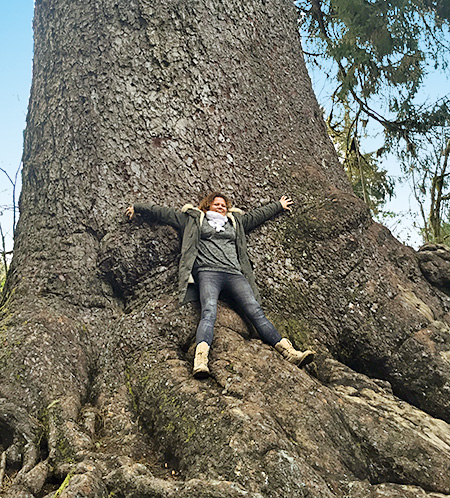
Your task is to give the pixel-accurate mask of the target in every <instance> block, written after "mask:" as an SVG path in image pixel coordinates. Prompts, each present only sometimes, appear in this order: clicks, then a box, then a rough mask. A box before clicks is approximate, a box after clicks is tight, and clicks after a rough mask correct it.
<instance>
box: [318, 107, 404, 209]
mask: <svg viewBox="0 0 450 498" xmlns="http://www.w3.org/2000/svg"><path fill="white" fill-rule="evenodd" d="M350 114H351V113H350V110H349V109H348V107H346V108H345V111H344V115H343V116H342V118H341V119H340V120H339V121H336V123H335V124H334V125H333V127H331V125H330V123H328V133H329V135H330V137H331V139H332V140H333V142H334V144H335V146H336V149H337V152H338V155H339V157H340V160H341V163H342V165H343V167H344V169H345V172H346V173H347V176H348V179H349V180H350V183H351V185H352V187H353V192H354V193H355V194H356V195H357V196H358V197H359V198H361V199H362V200H363V201H364V202H365V203H366V204H367V205H368V206H369V209H370V211H371V213H372V215H374V216H377V215H378V214H380V210H381V208H382V206H383V205H384V204H385V202H386V201H387V200H388V199H390V198H391V197H392V195H393V193H394V182H393V180H392V179H391V178H390V177H389V176H388V174H387V171H386V170H384V169H382V168H381V167H380V165H379V152H378V151H374V152H370V153H364V152H361V150H360V136H359V133H358V128H356V127H355V122H354V120H352V119H351V117H350ZM360 135H362V136H363V138H364V136H365V135H364V131H363V132H361V134H360Z"/></svg>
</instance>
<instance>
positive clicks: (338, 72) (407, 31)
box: [296, 0, 450, 138]
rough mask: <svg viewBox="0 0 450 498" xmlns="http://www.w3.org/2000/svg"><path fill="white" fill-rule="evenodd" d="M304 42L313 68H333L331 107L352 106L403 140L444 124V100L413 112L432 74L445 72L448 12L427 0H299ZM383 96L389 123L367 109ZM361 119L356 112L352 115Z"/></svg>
mask: <svg viewBox="0 0 450 498" xmlns="http://www.w3.org/2000/svg"><path fill="white" fill-rule="evenodd" d="M296 5H297V7H298V8H299V10H300V12H301V13H302V31H303V32H304V34H305V36H304V37H303V43H304V48H305V52H306V53H310V54H311V52H313V53H314V61H315V62H316V63H318V64H320V61H330V60H331V61H334V63H335V74H334V76H333V78H334V79H335V80H336V83H337V88H336V92H335V95H334V98H335V101H336V102H341V103H347V104H348V103H350V102H356V103H357V104H358V107H359V109H360V110H362V111H363V112H364V113H365V114H366V115H367V116H369V117H371V118H373V119H376V120H377V121H379V122H380V123H381V124H382V125H383V126H384V127H385V130H386V132H387V133H388V134H390V135H392V136H395V137H397V138H398V137H401V138H408V134H409V133H410V132H411V131H419V132H422V133H423V132H424V131H425V130H428V129H430V128H432V127H433V126H436V124H437V123H440V124H442V119H444V120H446V119H448V117H449V107H448V101H447V100H446V101H445V102H441V103H436V104H435V105H432V106H431V108H427V109H424V108H421V107H416V106H415V104H414V98H415V97H416V95H417V92H418V90H419V89H420V87H421V84H422V83H423V79H424V77H425V76H426V74H427V71H428V70H429V69H430V68H434V69H435V70H437V69H441V70H443V71H445V70H446V69H447V66H448V62H449V61H448V54H449V45H448V39H447V38H446V37H447V36H448V32H449V25H450V15H449V11H450V8H449V7H448V2H447V1H445V4H444V0H441V1H431V0H383V1H380V0H323V1H321V0H298V1H297V2H296ZM374 96H382V97H383V100H384V101H385V102H386V110H387V111H388V112H389V113H390V114H391V115H392V117H391V118H389V119H388V118H386V117H383V116H381V115H380V114H379V113H378V112H376V111H374V110H373V109H372V108H371V106H370V98H372V97H374ZM356 112H358V111H356Z"/></svg>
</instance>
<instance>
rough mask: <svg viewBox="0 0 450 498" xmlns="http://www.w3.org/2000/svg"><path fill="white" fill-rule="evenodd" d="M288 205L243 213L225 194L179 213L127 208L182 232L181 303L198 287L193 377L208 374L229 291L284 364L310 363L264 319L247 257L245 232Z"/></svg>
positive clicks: (131, 213)
mask: <svg viewBox="0 0 450 498" xmlns="http://www.w3.org/2000/svg"><path fill="white" fill-rule="evenodd" d="M292 204H293V201H292V200H291V199H289V198H288V197H286V196H283V197H281V199H280V200H279V201H277V202H272V203H270V204H267V205H266V206H262V207H259V208H256V209H254V210H252V211H250V212H249V213H245V214H244V213H243V212H242V211H241V210H240V209H236V208H232V207H231V202H230V201H229V199H228V197H227V196H225V195H224V194H222V193H220V192H213V193H211V194H209V195H208V196H207V197H205V198H204V199H203V200H202V201H201V202H200V205H199V207H198V208H196V207H194V206H193V205H192V204H187V205H186V206H184V207H183V209H182V210H181V211H178V210H176V209H174V208H167V207H163V206H155V205H150V204H134V206H129V207H128V208H127V210H126V215H127V216H128V217H129V219H130V220H131V219H132V218H133V217H134V216H135V214H139V215H140V216H142V217H143V218H145V219H147V220H148V221H157V222H160V223H165V224H168V225H171V226H173V227H174V228H176V229H177V230H180V232H181V234H182V244H181V258H180V265H179V280H178V289H179V298H180V301H181V303H186V302H188V301H192V300H195V299H196V293H195V290H196V289H195V286H196V287H197V288H198V294H199V297H200V303H201V319H200V323H199V324H198V328H197V334H196V344H197V345H196V349H195V358H194V369H193V375H194V377H196V378H204V377H207V376H208V375H209V368H208V353H209V349H210V347H211V344H212V340H213V331H214V323H215V320H216V313H217V301H218V298H219V294H220V292H221V291H227V292H228V293H229V295H230V296H231V297H232V298H233V299H234V300H235V301H236V302H237V304H238V305H239V306H240V308H241V309H242V311H243V313H244V314H245V315H246V316H247V318H248V319H249V320H250V322H251V323H252V324H253V325H254V327H255V328H256V330H257V332H258V333H259V335H260V337H261V339H262V340H263V341H264V342H266V343H268V344H270V345H271V346H273V347H275V349H276V350H277V351H279V352H280V353H281V354H282V355H283V356H284V357H285V358H286V359H287V360H288V361H290V362H291V363H294V364H296V365H298V366H299V367H302V366H304V365H306V364H307V363H310V362H311V361H312V360H313V358H314V353H313V352H312V351H310V350H307V351H304V352H301V351H296V350H295V349H294V348H293V346H292V344H291V343H290V341H289V340H287V339H283V338H282V337H281V336H280V334H279V333H278V331H277V330H276V329H275V327H274V326H273V325H272V323H271V322H270V321H269V320H268V319H267V318H266V317H265V315H264V312H263V310H262V308H261V305H260V296H259V292H258V289H257V287H256V284H255V278H254V275H253V271H252V267H251V264H250V260H249V258H248V254H247V245H246V238H245V234H246V233H248V232H250V231H251V230H253V229H254V228H256V227H257V226H259V225H261V224H262V223H264V222H265V221H267V220H268V219H270V218H272V217H273V216H275V215H276V214H278V213H280V212H282V211H285V210H287V211H290V210H291V207H290V206H291V205H292ZM191 284H194V285H191Z"/></svg>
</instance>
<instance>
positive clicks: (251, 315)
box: [225, 273, 281, 346]
mask: <svg viewBox="0 0 450 498" xmlns="http://www.w3.org/2000/svg"><path fill="white" fill-rule="evenodd" d="M226 276H227V281H226V285H225V288H226V289H227V290H228V292H229V293H230V294H231V297H232V298H233V299H234V300H235V301H236V303H237V304H238V305H239V306H240V308H241V309H242V311H243V312H244V314H245V315H246V316H247V317H248V319H249V320H250V322H251V323H252V324H253V326H254V327H255V328H256V330H257V332H258V334H259V335H260V337H261V339H262V340H263V341H264V342H267V343H268V344H270V345H271V346H275V344H277V343H279V342H280V341H281V336H280V334H279V333H278V331H277V329H276V328H275V327H274V326H273V324H272V323H271V322H270V321H269V320H268V319H267V318H266V316H265V315H264V312H263V310H262V308H261V305H260V304H259V303H258V301H257V300H256V298H255V295H254V294H253V290H252V288H251V286H250V284H249V283H248V280H247V279H246V278H245V277H244V276H243V275H232V274H230V273H227V274H226Z"/></svg>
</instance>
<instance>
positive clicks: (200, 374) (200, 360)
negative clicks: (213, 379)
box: [192, 341, 209, 379]
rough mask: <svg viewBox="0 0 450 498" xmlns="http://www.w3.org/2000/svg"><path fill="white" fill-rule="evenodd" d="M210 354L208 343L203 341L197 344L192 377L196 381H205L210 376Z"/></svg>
mask: <svg viewBox="0 0 450 498" xmlns="http://www.w3.org/2000/svg"><path fill="white" fill-rule="evenodd" d="M208 353H209V345H208V343H207V342H205V341H202V342H200V343H199V344H197V347H196V348H195V358H194V369H193V370H192V375H193V376H194V377H195V378H196V379H205V378H206V377H208V376H209V368H208Z"/></svg>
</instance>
